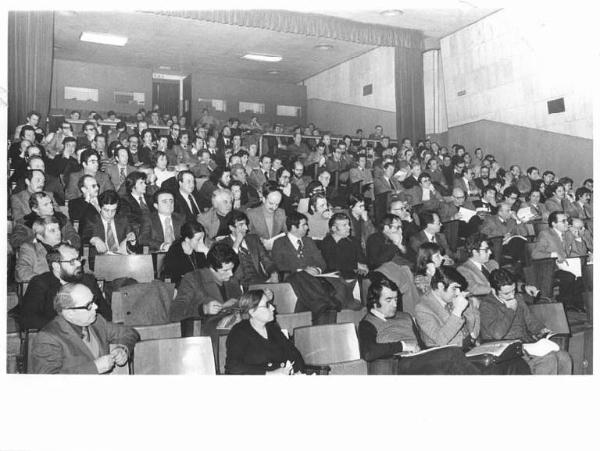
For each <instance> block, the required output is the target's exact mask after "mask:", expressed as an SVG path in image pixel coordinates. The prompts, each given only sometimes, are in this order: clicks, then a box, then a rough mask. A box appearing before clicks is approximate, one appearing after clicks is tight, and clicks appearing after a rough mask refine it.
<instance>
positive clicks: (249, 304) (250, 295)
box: [238, 290, 265, 319]
mask: <svg viewBox="0 0 600 451" xmlns="http://www.w3.org/2000/svg"><path fill="white" fill-rule="evenodd" d="M264 296H265V292H264V290H248V291H246V292H245V293H244V294H242V295H241V296H240V299H239V301H238V307H239V309H240V314H241V315H242V319H248V318H249V316H250V315H249V313H250V310H253V309H255V308H256V307H258V304H260V301H261V300H262V298H263V297H264Z"/></svg>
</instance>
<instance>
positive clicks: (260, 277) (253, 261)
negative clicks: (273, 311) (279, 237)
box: [222, 233, 277, 287]
mask: <svg viewBox="0 0 600 451" xmlns="http://www.w3.org/2000/svg"><path fill="white" fill-rule="evenodd" d="M222 242H223V243H227V244H229V245H230V246H231V247H233V240H232V239H231V235H230V236H227V237H225V238H224V239H223V240H222ZM244 242H245V244H246V247H247V249H248V251H247V252H243V251H240V252H238V257H239V258H240V264H239V265H238V267H237V269H236V272H235V277H236V279H237V280H239V281H240V283H241V284H242V286H243V287H248V286H249V285H252V284H255V283H265V281H266V280H267V279H268V278H269V277H270V275H271V274H272V273H273V272H274V271H276V270H277V268H276V267H275V263H274V262H273V260H272V259H271V256H270V255H269V253H268V252H267V250H266V249H265V247H264V246H263V244H262V242H261V241H260V239H259V238H258V237H257V236H256V235H253V234H251V233H249V234H247V235H246V237H245V238H244Z"/></svg>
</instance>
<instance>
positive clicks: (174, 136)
mask: <svg viewBox="0 0 600 451" xmlns="http://www.w3.org/2000/svg"><path fill="white" fill-rule="evenodd" d="M180 131H181V126H180V125H179V124H177V123H174V124H173V125H171V129H170V130H169V135H168V136H167V140H168V142H169V144H168V146H169V149H172V148H173V147H175V146H178V145H179V143H180V140H179V132H180Z"/></svg>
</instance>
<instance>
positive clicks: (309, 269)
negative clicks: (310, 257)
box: [304, 266, 319, 277]
mask: <svg viewBox="0 0 600 451" xmlns="http://www.w3.org/2000/svg"><path fill="white" fill-rule="evenodd" d="M304 271H306V272H307V273H309V274H310V275H311V276H313V277H316V276H318V275H319V270H318V269H317V268H315V267H314V266H307V267H306V268H304Z"/></svg>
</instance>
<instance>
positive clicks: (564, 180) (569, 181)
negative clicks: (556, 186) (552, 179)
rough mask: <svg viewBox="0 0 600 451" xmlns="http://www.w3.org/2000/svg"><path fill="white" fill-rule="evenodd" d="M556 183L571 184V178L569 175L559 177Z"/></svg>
mask: <svg viewBox="0 0 600 451" xmlns="http://www.w3.org/2000/svg"><path fill="white" fill-rule="evenodd" d="M558 183H560V184H562V185H566V184H567V183H570V184H571V186H573V179H572V178H571V177H561V178H560V179H558Z"/></svg>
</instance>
